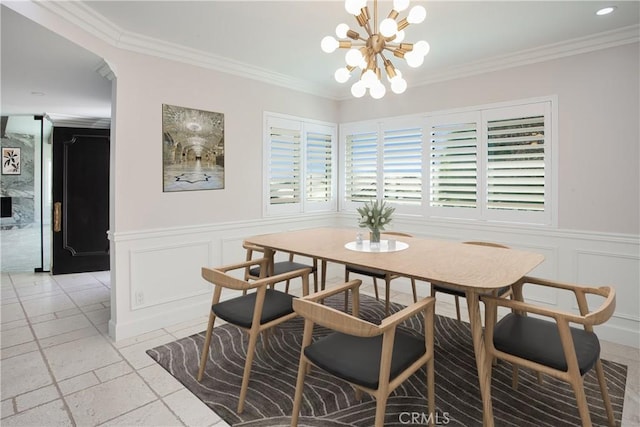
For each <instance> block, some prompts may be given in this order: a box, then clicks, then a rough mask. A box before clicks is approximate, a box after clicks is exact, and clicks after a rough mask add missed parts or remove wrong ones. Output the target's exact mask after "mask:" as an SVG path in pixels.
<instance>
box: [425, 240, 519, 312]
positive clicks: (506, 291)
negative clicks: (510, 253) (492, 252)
mask: <svg viewBox="0 0 640 427" xmlns="http://www.w3.org/2000/svg"><path fill="white" fill-rule="evenodd" d="M464 243H465V244H467V245H479V246H490V247H493V248H502V249H509V247H508V246H504V245H500V244H498V243H491V242H464ZM437 292H441V293H444V294H449V295H453V296H454V298H455V302H456V317H457V318H458V320H461V318H460V298H466V294H465V292H464V291H463V290H460V289H457V288H454V287H451V286H447V285H443V284H438V283H432V284H431V296H432V297H434V298H435V296H436V293H437ZM493 295H494V296H500V297H505V298H506V297H508V296H510V295H511V287H510V286H505V287H503V288H500V289H496V290H495V291H493Z"/></svg>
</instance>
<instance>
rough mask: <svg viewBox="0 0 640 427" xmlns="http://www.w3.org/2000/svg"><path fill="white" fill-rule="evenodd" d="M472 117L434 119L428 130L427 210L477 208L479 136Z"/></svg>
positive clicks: (476, 122) (476, 123)
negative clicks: (434, 208) (428, 177)
mask: <svg viewBox="0 0 640 427" xmlns="http://www.w3.org/2000/svg"><path fill="white" fill-rule="evenodd" d="M474 117H475V115H474ZM474 117H464V116H462V115H461V116H460V117H444V118H440V119H434V122H433V124H432V125H431V127H430V144H429V148H430V150H429V173H430V188H429V191H430V200H429V205H430V206H431V207H459V208H476V207H477V204H478V179H477V173H478V137H479V135H478V121H476V120H473V118H474ZM456 119H459V120H456Z"/></svg>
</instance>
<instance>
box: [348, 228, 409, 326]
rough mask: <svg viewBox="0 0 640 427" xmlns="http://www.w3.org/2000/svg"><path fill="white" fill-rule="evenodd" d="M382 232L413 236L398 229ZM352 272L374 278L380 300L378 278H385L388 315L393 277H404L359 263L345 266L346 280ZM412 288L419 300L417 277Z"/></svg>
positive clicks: (375, 289)
mask: <svg viewBox="0 0 640 427" xmlns="http://www.w3.org/2000/svg"><path fill="white" fill-rule="evenodd" d="M382 234H384V235H388V236H400V237H413V236H412V235H411V234H408V233H401V232H397V231H384V232H382ZM351 273H354V274H360V275H363V276H369V277H371V278H372V279H373V289H374V291H375V295H376V299H377V300H378V301H379V300H380V297H379V294H378V281H377V279H381V280H384V285H385V313H386V314H387V315H389V306H390V303H389V294H390V293H391V281H392V280H393V279H396V278H398V277H402V276H401V275H399V274H391V273H389V272H387V271H383V270H376V269H374V268H366V267H358V266H357V265H349V264H347V265H345V268H344V281H345V282H348V281H349V275H350V274H351ZM411 288H412V291H413V302H417V301H418V294H417V292H416V281H415V279H413V278H412V279H411ZM347 298H348V294H347V295H345V302H344V304H345V311H346V308H347V304H348V300H347Z"/></svg>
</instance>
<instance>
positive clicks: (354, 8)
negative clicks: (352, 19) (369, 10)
mask: <svg viewBox="0 0 640 427" xmlns="http://www.w3.org/2000/svg"><path fill="white" fill-rule="evenodd" d="M366 5H367V0H345V2H344V8H345V10H346V11H347V12H349V13H350V14H351V15H360V9H362V8H363V7H365V6H366Z"/></svg>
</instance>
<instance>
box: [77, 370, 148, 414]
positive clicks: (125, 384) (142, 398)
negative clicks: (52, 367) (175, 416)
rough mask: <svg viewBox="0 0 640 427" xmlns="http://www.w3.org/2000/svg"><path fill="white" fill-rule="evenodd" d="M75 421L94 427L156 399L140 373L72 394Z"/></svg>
mask: <svg viewBox="0 0 640 427" xmlns="http://www.w3.org/2000/svg"><path fill="white" fill-rule="evenodd" d="M65 399H66V401H67V404H68V405H69V409H70V410H71V413H72V414H73V419H74V420H75V422H76V424H77V425H79V426H94V425H98V424H101V423H103V422H105V421H109V420H111V419H113V418H116V417H118V416H120V415H122V414H125V413H127V412H129V411H131V410H133V409H136V408H138V407H140V406H142V405H144V404H147V403H149V402H151V401H153V400H155V399H156V397H155V395H154V394H153V392H152V391H151V390H150V389H149V387H148V386H147V385H146V384H145V383H144V382H143V381H142V380H141V379H140V377H138V375H136V374H129V375H125V376H123V377H119V378H116V379H114V380H112V381H108V382H106V383H102V384H99V385H96V386H94V387H90V388H88V389H85V390H82V391H79V392H77V393H73V394H70V395H68V396H67V397H66V398H65Z"/></svg>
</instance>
